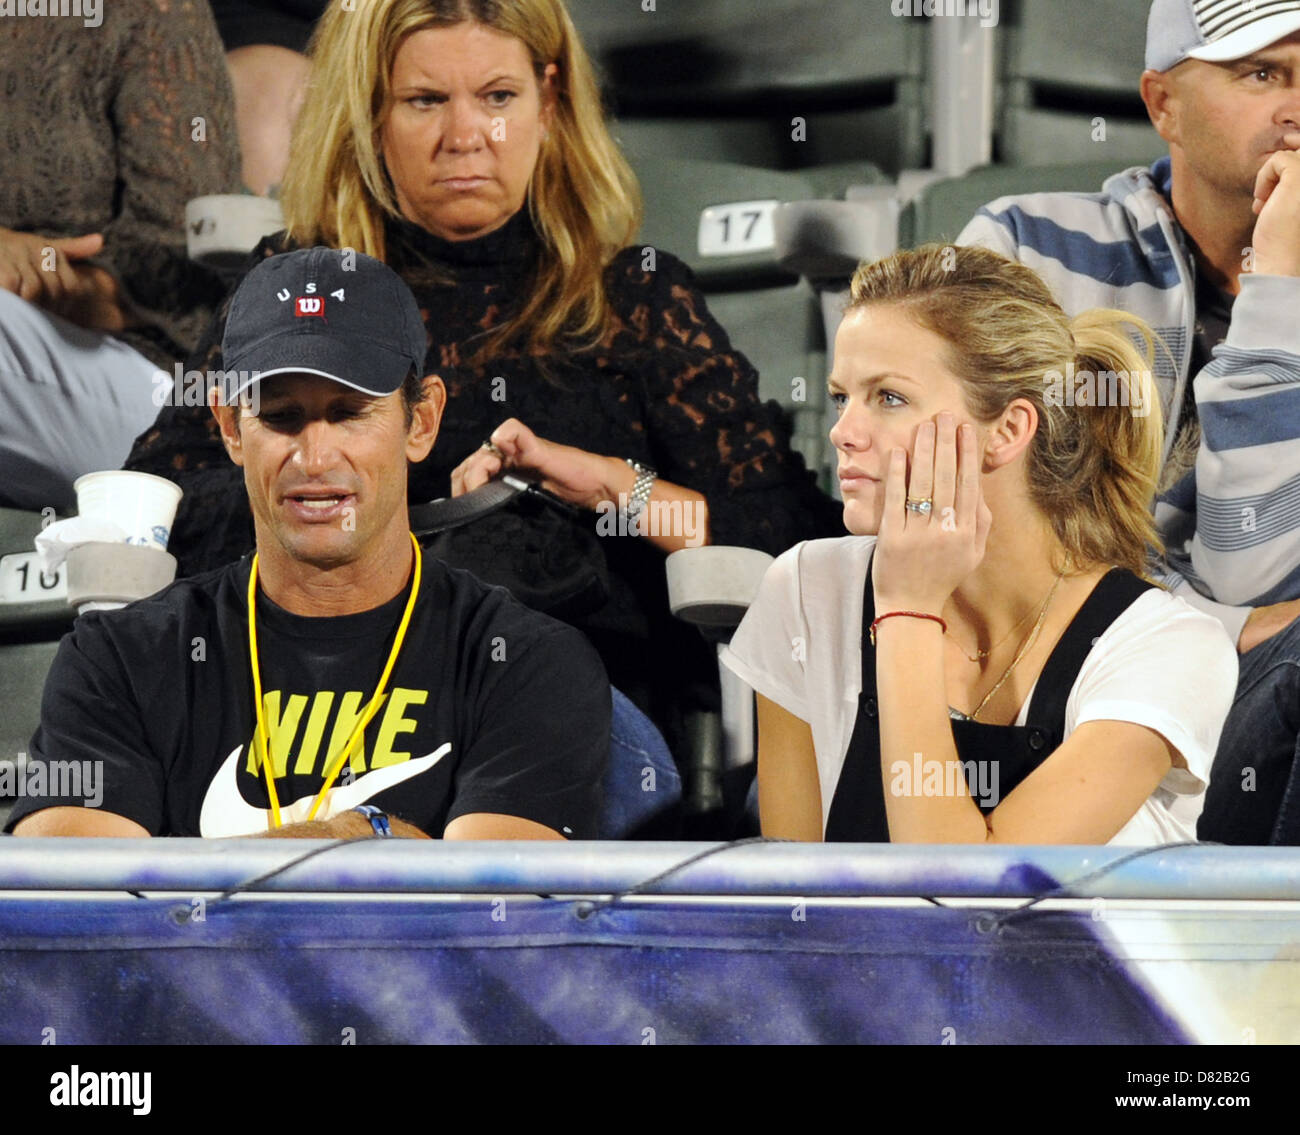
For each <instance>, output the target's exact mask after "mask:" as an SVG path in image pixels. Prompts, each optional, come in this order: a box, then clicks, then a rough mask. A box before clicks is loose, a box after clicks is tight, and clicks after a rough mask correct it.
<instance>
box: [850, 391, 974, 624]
mask: <svg viewBox="0 0 1300 1135" xmlns="http://www.w3.org/2000/svg"><path fill="white" fill-rule="evenodd" d="M909 500H910V501H912V502H913V503H914V504H915V503H917V502H923V501H927V500H928V501H930V502H931V503H930V511H929V513H928V514H923V513H918V512H915V511H910V510H908V509H907V507H906V505H907V502H908V501H909ZM991 521H992V514H991V513H990V512H989V508H988V505H986V504H985V503H984V499H983V495H982V493H981V491H980V460H979V453H978V439H977V436H976V431H975V427H974V426H973V425H970V424H969V423H966V424H963V425H962V426H961V428H960V429H958V427H957V422H956V419H955V418H954V417H953V416H952V415H951V414H948V413H943V414H940V415H939V416H938V418H937V420H936V421H928V422H922V423H921V425H920V427H919V428H918V429H917V431H916V442H915V448H914V452H913V455H912V469H911V473H910V475H909V473H908V468H907V454H906V453H905V452H904V451H903V450H902V449H895V450H894V451H893V453H892V454H891V456H890V462H889V472H888V475H887V477H886V479H885V503H884V508H883V509H882V511H881V516H880V529H879V535H878V537H877V540H876V550H875V554H874V563H873V566H872V579H873V589H874V592H875V598H876V610H877V611H878V612H879V611H884V610H912V611H925V612H927V613H929V614H934V615H937V614H939V613H940V612H941V611H942V610H943V606H944V604H945V603H946V602H947V601H948V597H949V596H950V595H952V593H953V592H954V591H955V590H956V589H957V587H958V586H959V585H960V584H961V583H962V581H963V580H965V579H966V577H967V576H969V575H970V574H971V572H972V571H974V570H975V568H976V567H977V566H978V565H979V563H980V561H981V560H982V559H983V558H984V548H985V545H986V544H987V542H988V533H989V526H990V523H991Z"/></svg>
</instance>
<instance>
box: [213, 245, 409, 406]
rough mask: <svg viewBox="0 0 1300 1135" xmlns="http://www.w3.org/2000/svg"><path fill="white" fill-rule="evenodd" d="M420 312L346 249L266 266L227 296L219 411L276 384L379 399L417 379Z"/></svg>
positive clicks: (378, 269) (306, 253)
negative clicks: (263, 383)
mask: <svg viewBox="0 0 1300 1135" xmlns="http://www.w3.org/2000/svg"><path fill="white" fill-rule="evenodd" d="M426 349H427V339H426V336H425V331H424V321H423V320H422V319H421V318H420V308H419V306H418V305H417V304H416V302H415V297H414V296H413V295H412V294H411V289H410V288H408V287H407V286H406V283H405V281H403V279H402V278H401V277H400V276H399V275H398V274H397V273H396V272H394V271H393V270H392V269H391V268H389V267H388V265H387V264H385V263H383V262H382V261H380V260H376V259H375V258H374V257H373V256H366V255H364V254H363V253H360V252H356V251H354V250H352V249H342V250H339V249H335V248H324V247H319V246H318V247H316V248H303V249H298V250H296V251H294V252H285V253H281V254H280V255H279V256H270V257H268V258H267V259H266V260H264V261H262V263H261V264H259V265H258V266H257V267H256V268H254V269H253V270H252V271H251V272H249V273H248V275H247V276H245V277H244V279H243V280H242V281H241V282H240V285H239V287H238V289H236V291H235V296H234V299H233V300H231V302H230V312H229V314H228V315H227V317H226V330H225V333H224V334H223V335H222V337H221V351H222V356H223V364H224V366H225V369H226V382H225V384H224V385H225V392H226V400H227V403H228V404H229V403H230V402H233V401H234V400H235V399H236V398H237V397H238V396H239V395H240V394H242V393H243V392H244V391H246V390H248V389H249V387H251V386H253V385H254V384H255V383H257V382H258V381H260V380H261V379H264V378H270V377H271V376H272V375H276V374H318V375H321V376H322V377H323V378H330V379H333V380H334V381H335V382H339V383H342V384H343V385H344V386H349V387H351V388H352V389H353V390H359V391H360V392H361V393H363V394H372V395H374V396H375V397H383V396H384V395H387V394H392V393H394V392H395V391H397V390H400V389H401V388H402V383H403V382H404V381H405V380H406V376H407V375H408V374H410V373H411V370H412V368H415V369H416V371H417V373H423V369H424V356H425V351H426Z"/></svg>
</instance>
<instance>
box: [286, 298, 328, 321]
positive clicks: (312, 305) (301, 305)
mask: <svg viewBox="0 0 1300 1135" xmlns="http://www.w3.org/2000/svg"><path fill="white" fill-rule="evenodd" d="M293 313H294V315H298V316H301V315H318V316H320V317H321V318H322V319H324V318H325V300H324V299H323V298H322V297H321V296H299V297H298V298H297V299H296V300H294V302H293Z"/></svg>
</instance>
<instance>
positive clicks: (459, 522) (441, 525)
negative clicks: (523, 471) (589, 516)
mask: <svg viewBox="0 0 1300 1135" xmlns="http://www.w3.org/2000/svg"><path fill="white" fill-rule="evenodd" d="M524 493H527V494H529V495H530V496H532V497H536V498H537V499H538V500H541V501H544V502H545V503H546V504H548V505H550V506H551V507H552V508H556V509H558V510H559V511H560V512H565V513H568V514H569V515H571V516H577V515H578V514H579V512H580V510H579V509H577V508H575V507H574V506H573V505H571V504H569V502H568V501H565V500H561V499H560V498H559V497H557V496H555V495H554V494H553V493H548V492H547V491H546V490H545V489H543V488H542V486H541V485H539V484H537V483H536V482H535V481H530V480H528V479H527V478H526V477H520V476H519V475H518V474H517V473H502V474H501V476H499V477H497V478H495V479H494V480H491V481H489V482H488V483H487V484H486V485H480V486H479V487H478V488H477V489H472V490H470V491H469V492H468V493H465V494H463V495H462V496H458V497H443V498H441V499H439V500H436V501H429V502H428V503H427V504H413V505H411V506H410V508H409V510H408V512H409V514H410V523H411V531H412V532H414V533H415V534H416V535H417V536H436V535H437V534H438V533H439V532H450V531H451V530H452V529H453V528H462V527H464V526H465V525H466V524H472V523H473V522H474V521H475V520H479V519H481V518H482V517H484V516H490V515H491V514H492V513H494V512H496V511H497V510H499V509H502V508H504V507H505V506H506V505H508V504H509V503H510V502H511V501H512V500H514V499H515V498H516V497H518V496H520V495H522V494H524Z"/></svg>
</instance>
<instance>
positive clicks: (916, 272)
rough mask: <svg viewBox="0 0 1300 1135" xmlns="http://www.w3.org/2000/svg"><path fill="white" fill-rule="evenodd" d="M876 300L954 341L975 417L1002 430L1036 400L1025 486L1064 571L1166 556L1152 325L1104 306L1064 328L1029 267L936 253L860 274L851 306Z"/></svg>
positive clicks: (949, 250)
mask: <svg viewBox="0 0 1300 1135" xmlns="http://www.w3.org/2000/svg"><path fill="white" fill-rule="evenodd" d="M868 304H897V305H898V306H899V307H901V308H902V310H903V311H904V313H905V314H906V315H907V316H908V317H909V318H910V319H912V320H913V322H915V323H916V324H918V325H919V326H921V327H923V328H925V329H926V330H928V331H932V332H933V333H934V334H936V335H938V336H940V337H941V338H943V339H944V340H945V341H946V342H947V344H948V347H947V350H948V357H947V358H946V359H945V364H946V366H947V367H948V369H949V370H950V371H951V372H952V373H953V374H955V375H957V376H959V377H960V379H961V381H962V384H963V387H964V392H965V397H966V404H967V406H968V407H969V408H970V411H971V413H972V415H973V416H974V417H975V419H976V420H977V421H980V422H991V421H994V420H995V419H996V418H997V417H998V416H999V415H1000V414H1001V413H1002V412H1003V411H1004V410H1005V409H1006V408H1007V407H1008V406H1009V405H1010V404H1011V402H1013V401H1014V400H1016V399H1019V398H1023V399H1026V400H1027V401H1029V402H1031V403H1033V405H1034V407H1035V409H1036V410H1037V411H1038V429H1037V432H1036V433H1035V435H1034V438H1033V440H1032V442H1031V444H1030V446H1029V449H1028V451H1027V455H1026V463H1025V476H1026V481H1027V484H1028V491H1029V495H1030V499H1031V500H1032V501H1033V502H1034V504H1035V506H1036V507H1037V508H1039V509H1040V510H1041V511H1042V513H1043V515H1044V516H1045V517H1046V518H1047V519H1048V521H1049V522H1050V524H1051V526H1052V528H1053V530H1054V532H1055V533H1056V536H1057V538H1058V539H1059V540H1060V542H1061V545H1062V546H1063V548H1064V549H1065V554H1066V557H1067V563H1066V564H1063V565H1061V566H1062V568H1068V569H1071V570H1080V569H1082V568H1084V567H1087V566H1090V565H1097V564H1113V565H1116V566H1119V567H1125V568H1128V569H1129V570H1130V571H1132V572H1135V573H1137V574H1138V575H1145V574H1146V573H1147V570H1148V567H1147V565H1148V561H1149V557H1150V555H1151V553H1152V551H1154V550H1158V549H1159V548H1160V546H1161V542H1160V537H1159V536H1158V534H1157V533H1156V529H1155V523H1154V520H1153V518H1152V514H1151V503H1152V499H1153V498H1154V496H1155V492H1156V484H1157V480H1158V477H1159V473H1160V461H1161V446H1162V441H1163V427H1162V424H1161V421H1162V415H1161V410H1160V400H1159V396H1158V394H1157V391H1156V386H1155V382H1154V380H1153V379H1152V376H1151V365H1152V361H1153V358H1154V349H1155V337H1154V335H1153V334H1152V332H1151V329H1150V328H1149V327H1148V326H1147V325H1146V324H1145V323H1143V322H1142V321H1141V320H1140V319H1136V318H1134V317H1133V316H1130V315H1126V314H1124V313H1123V312H1120V311H1105V310H1093V311H1086V312H1083V313H1082V314H1080V315H1078V316H1077V317H1075V318H1074V319H1069V318H1068V317H1067V316H1066V314H1065V312H1064V311H1063V310H1062V309H1061V307H1060V305H1059V304H1057V302H1056V301H1055V300H1054V299H1053V298H1052V294H1051V292H1050V291H1049V290H1048V288H1047V285H1046V284H1045V283H1044V282H1043V280H1042V279H1041V278H1040V277H1039V276H1038V275H1037V273H1035V272H1033V271H1032V270H1030V269H1029V268H1026V267H1025V266H1024V265H1022V264H1018V263H1015V262H1014V261H1011V260H1007V259H1006V258H1005V257H1002V256H999V255H998V254H997V253H995V252H990V251H989V250H987V249H984V248H973V247H972V248H958V247H954V246H952V245H938V244H929V245H924V246H922V247H920V248H917V249H914V250H911V251H906V252H898V253H895V254H894V255H893V256H890V257H887V258H885V259H883V260H878V261H876V262H875V263H874V264H863V265H862V266H861V267H859V268H858V271H857V273H856V274H855V275H854V277H853V285H852V290H851V293H850V300H849V304H848V308H847V310H848V311H852V310H854V309H856V308H860V307H865V306H867V305H868ZM1130 332H1131V333H1130ZM1135 338H1136V340H1139V341H1141V342H1142V343H1143V344H1144V346H1145V352H1142V351H1139V350H1138V348H1137V346H1136V343H1135ZM1107 382H1110V387H1109V389H1107V387H1106V383H1107Z"/></svg>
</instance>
